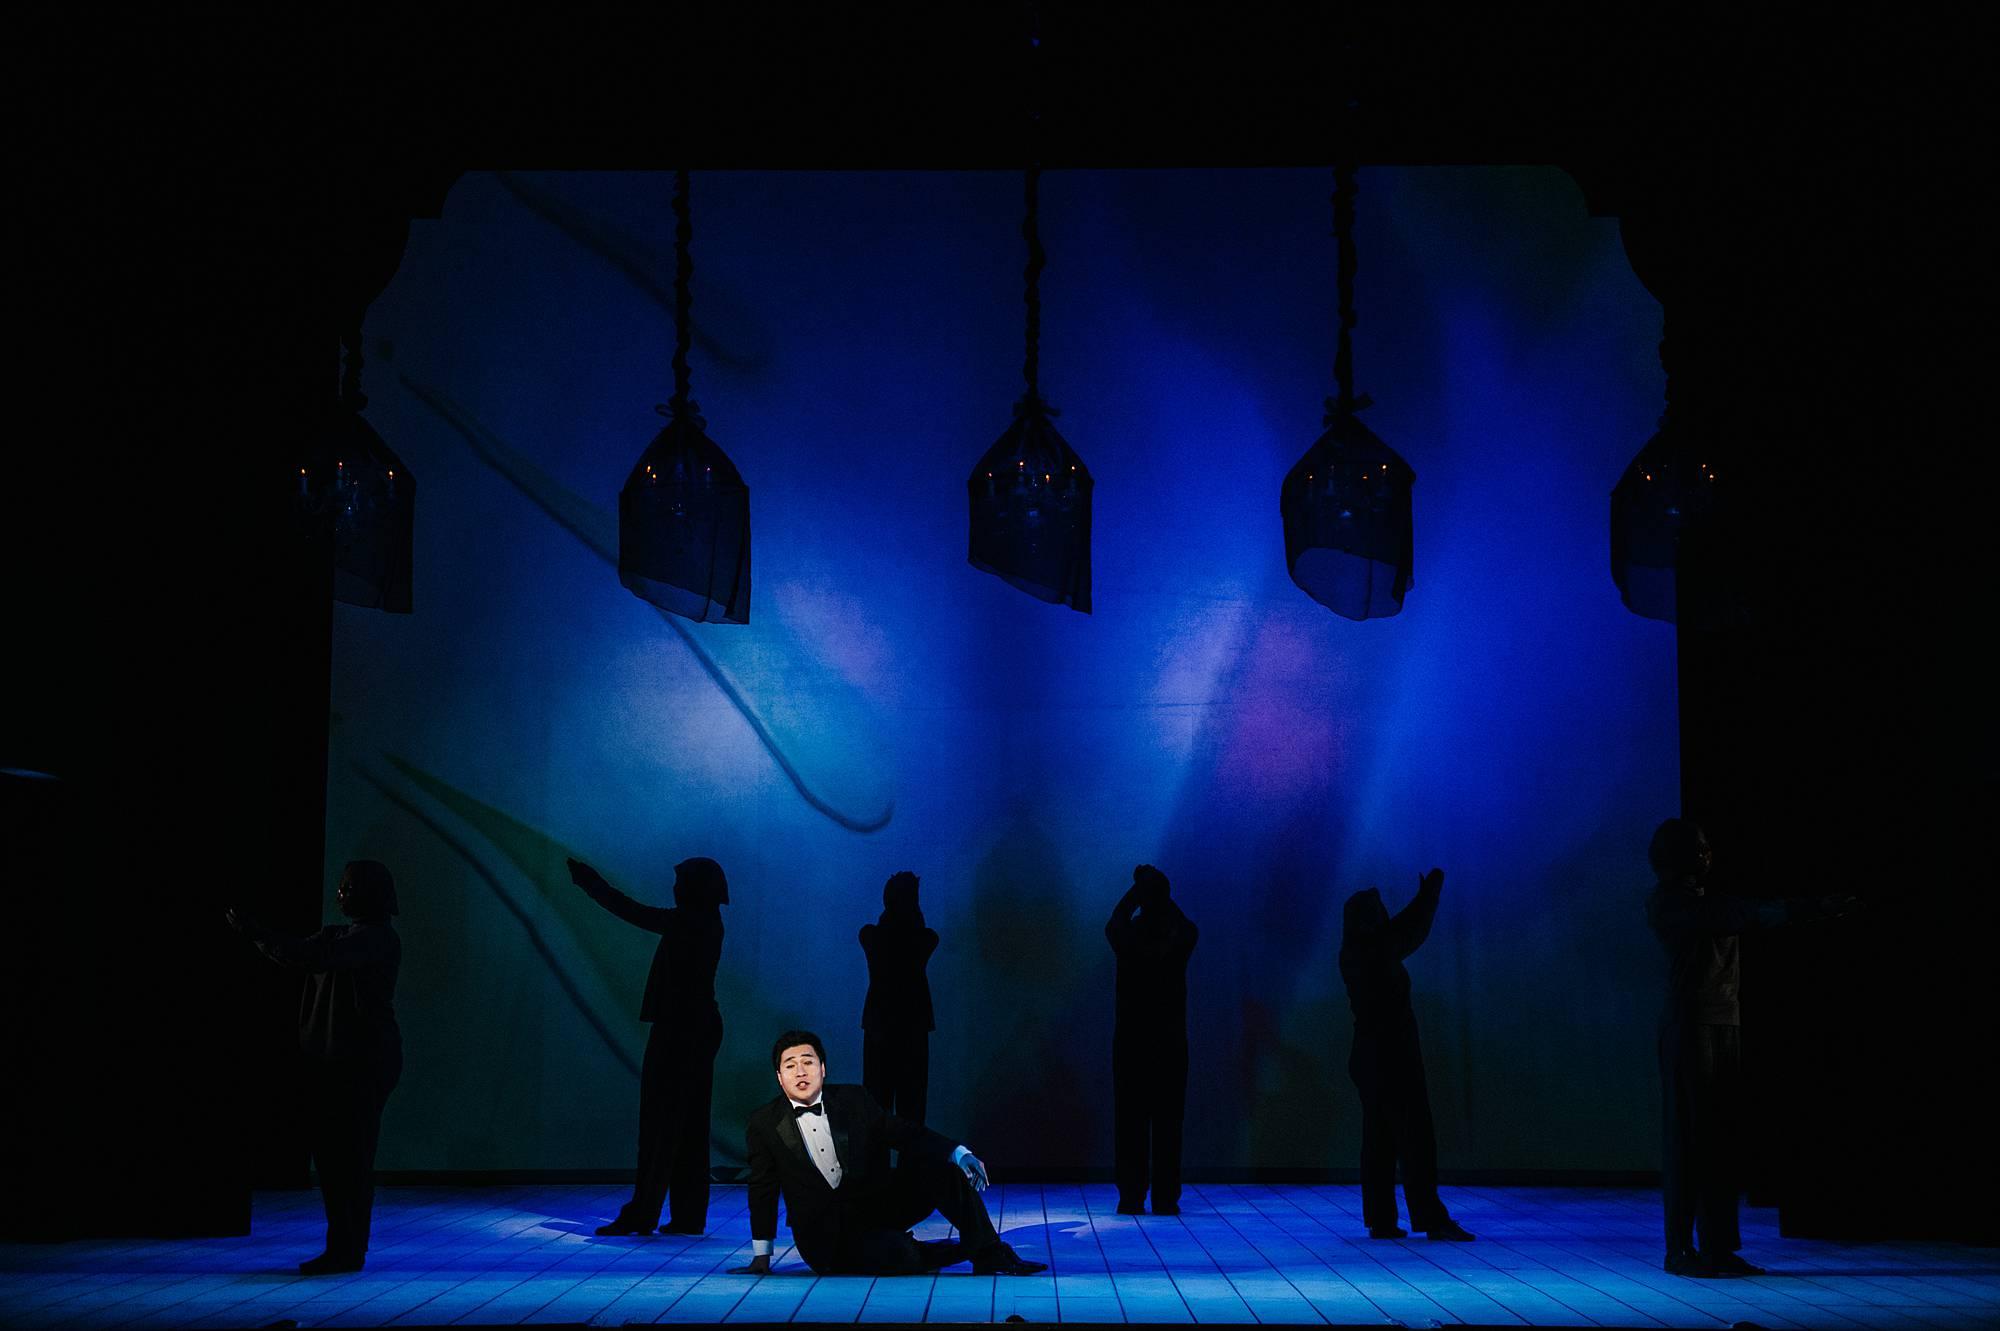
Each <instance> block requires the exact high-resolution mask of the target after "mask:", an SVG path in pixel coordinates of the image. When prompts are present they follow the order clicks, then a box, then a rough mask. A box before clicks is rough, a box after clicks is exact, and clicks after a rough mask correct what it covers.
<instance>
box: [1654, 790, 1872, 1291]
mask: <svg viewBox="0 0 2000 1331" xmlns="http://www.w3.org/2000/svg"><path fill="white" fill-rule="evenodd" d="M1646 858H1647V859H1648V860H1650V861H1651V863H1652V866H1653V875H1654V878H1655V880H1656V881H1655V884H1654V887H1653V892H1652V895H1651V896H1649V897H1647V898H1646V920H1647V922H1648V923H1649V924H1651V925H1652V926H1653V932H1654V933H1655V934H1657V935H1658V936H1659V939H1660V945H1661V946H1662V947H1663V948H1664V949H1665V950H1666V959H1667V993H1666V1003H1665V1005H1664V1006H1663V1008H1662V1010H1661V1013H1660V1035H1659V1054H1660V1104H1661V1122H1662V1127H1663V1128H1664V1140H1663V1141H1662V1144H1661V1145H1662V1150H1661V1160H1660V1166H1661V1168H1660V1191H1661V1193H1662V1195H1663V1200H1664V1201H1665V1203H1666V1219H1667V1257H1666V1262H1665V1267H1666V1270H1667V1271H1668V1272H1670V1273H1671V1274H1673V1275H1682V1276H1754V1275H1762V1274H1763V1273H1764V1271H1763V1268H1762V1267H1759V1266H1753V1265H1751V1264H1750V1263H1749V1262H1746V1261H1744V1260H1743V1258H1741V1257H1739V1256H1738V1255H1737V1249H1739V1248H1741V1247H1742V1246H1743V1235H1742V1232H1741V1231H1740V1230H1739V1229H1738V1228H1737V1218H1736V1200H1737V1195H1738V1194H1739V1193H1741V1192H1742V1190H1743V1182H1742V1179H1743V1173H1742V1158H1741V1154H1740V1152H1741V1149H1742V1148H1741V1140H1740V1134H1741V1131H1742V1122H1741V1112H1742V1096H1743V1041H1742V1024H1743V1009H1742V1004H1741V1002H1740V994H1741V990H1742V984H1743V952H1742V943H1741V939H1740V935H1742V934H1745V933H1750V932H1752V931H1754V930H1760V929H1773V928H1776V927H1778V926H1779V925H1783V924H1786V923H1789V922H1792V921H1795V920H1814V919H1829V918H1832V917H1833V916H1836V915H1840V914H1844V913H1845V912H1846V911H1847V910H1848V909H1849V908H1850V907H1851V906H1852V905H1853V898H1852V897H1842V896H1825V897H1819V898H1816V899H1814V900H1811V901H1805V900H1777V899H1770V898H1764V899H1760V898H1755V897H1734V896H1720V895H1718V894H1716V893H1715V892H1712V891H1710V890H1709V885H1708V879H1709V873H1710V870H1712V869H1713V868H1714V864H1715V856H1714V853H1713V852H1712V851H1711V850H1710V849H1709V845H1708V838H1707V837H1706V836H1705V835H1704V834H1703V833H1702V830H1701V828H1700V826H1699V825H1698V824H1696V823H1693V822H1691V821H1689V820H1687V819H1684V818H1669V819H1667V821H1665V822H1663V823H1661V824H1660V826H1659V828H1658V830H1656V831H1655V832H1654V833H1653V840H1652V844H1651V845H1650V846H1648V847H1647V850H1646ZM1697 1228H1698V1229H1699V1232H1700V1237H1701V1246H1700V1247H1699V1249H1697V1248H1696V1246H1695V1235H1696V1231H1697Z"/></svg>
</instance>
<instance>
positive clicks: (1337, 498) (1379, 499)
mask: <svg viewBox="0 0 2000 1331" xmlns="http://www.w3.org/2000/svg"><path fill="white" fill-rule="evenodd" d="M1416 479H1417V474H1416V472H1415V471H1413V470H1411V468H1410V464H1409V463H1407V462H1405V461H1403V459H1402V458H1401V457H1400V456H1398V455H1397V453H1396V450H1394V449H1393V448H1390V447H1389V446H1388V445H1387V444H1385V443H1383V442H1382V441H1381V440H1380V439H1378V438H1376V436H1375V433H1374V431H1372V430H1370V429H1369V428H1368V427H1367V426H1365V425H1363V424H1362V423H1361V421H1360V420H1359V419H1358V418H1357V417H1356V416H1355V415H1354V413H1353V412H1352V411H1339V410H1336V411H1334V412H1333V413H1332V414H1331V415H1330V417H1329V419H1328V421H1327V430H1326V432H1325V433H1324V434H1322V435H1321V436H1320V437H1319V438H1318V439H1317V440H1316V441H1314V443H1313V445H1312V447H1311V448H1309V449H1307V450H1306V452H1305V456H1304V457H1301V458H1300V459H1299V460H1298V463H1297V464H1296V465H1295V466H1293V468H1292V469H1291V471H1290V472H1289V473H1288V474H1287V475H1286V477H1285V482H1284V485H1283V487H1282V488H1281V489H1280V491H1279V497H1278V508H1279V511H1280V513H1281V514H1282V516H1283V518H1284V525H1285V566H1286V567H1287V568H1288V569H1289V570H1290V571H1291V575H1292V581H1293V582H1295V583H1297V584H1298V585H1299V588H1300V589H1301V590H1302V591H1304V592H1305V593H1306V595H1308V596H1310V597H1312V598H1313V600H1315V601H1318V602H1319V603H1320V604H1321V605H1323V606H1325V607H1326V608H1327V609H1329V610H1331V611H1333V612H1334V613H1335V614H1337V615H1341V616H1344V617H1346V618H1348V619H1382V618H1386V617H1387V616H1390V615H1393V614H1396V613H1397V612H1398V611H1400V610H1401V609H1402V608H1403V597H1404V595H1405V594H1406V593H1407V592H1408V591H1409V589H1410V587H1411V585H1412V584H1413V583H1414V581H1415V577H1414V565H1415V537H1414V534H1413V527H1412V523H1411V518H1410V487H1411V486H1413V485H1414V484H1415V483H1416Z"/></svg>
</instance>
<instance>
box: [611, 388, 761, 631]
mask: <svg viewBox="0 0 2000 1331" xmlns="http://www.w3.org/2000/svg"><path fill="white" fill-rule="evenodd" d="M618 580H619V581H620V582H622V583H623V584H624V585H625V586H626V587H627V588H628V589H630V590H631V591H632V592H633V593H634V594H635V595H637V596H638V597H639V598H640V599H641V600H644V601H648V602H651V603H652V604H653V605H656V606H658V607H659V608H660V609H662V610H666V611H670V612H671V613H673V614H676V615H680V616H682V617H684V618H687V619H693V620H698V621H700V622H702V623H710V624H747V623H749V622H750V489H749V487H748V486H746V485H745V484H744V483H743V477H742V476H741V475H740V474H739V473H738V472H737V470H736V466H735V464H734V463H732V462H731V461H730V460H729V457H728V455H727V454H725V453H724V452H723V451H722V449H721V448H719V447H718V446H717V445H716V444H715V442H714V441H713V440H711V439H710V438H709V437H708V434H707V432H706V425H705V422H704V421H703V420H702V419H701V417H700V416H698V415H696V414H695V413H694V412H693V411H692V410H677V411H674V412H673V413H672V414H671V415H670V416H669V418H668V420H667V425H666V428H665V429H663V430H661V431H660V432H659V434H657V435H655V436H654V437H653V442H652V443H651V444H649V445H648V446H647V448H646V451H645V452H644V453H642V454H640V455H639V461H638V462H637V463H636V464H634V466H633V468H632V474H631V475H630V476H628V477H627V478H626V480H625V488H624V489H623V490H621V491H620V492H619V495H618Z"/></svg>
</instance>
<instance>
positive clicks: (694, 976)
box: [569, 857, 729, 1235]
mask: <svg viewBox="0 0 2000 1331" xmlns="http://www.w3.org/2000/svg"><path fill="white" fill-rule="evenodd" d="M569 876H570V879H571V881H573V882H574V883H575V884H576V885H577V886H578V887H580V888H582V889H583V890H584V893H585V894H586V895H587V896H589V898H590V899H591V900H592V901H595V902H596V903H597V904H598V905H600V906H602V907H604V909H606V910H608V911H610V912H611V913H612V914H613V915H616V916H617V917H618V918H619V919H621V920H623V921H625V922H626V923H627V924H631V925H637V926H638V927H639V928H641V929H644V930H646V931H647V932H648V933H656V934H658V935H659V936H660V944H659V946H658V947H657V948H655V949H654V951H653V968H652V970H651V971H649V972H648V973H647V975H646V996H645V997H644V998H643V999H641V1000H640V1003H639V1020H641V1021H647V1022H651V1023H652V1025H653V1029H652V1032H651V1033H650V1034H649V1035H648V1036H647V1037H646V1059H645V1062H644V1063H642V1064H641V1065H640V1069H639V1171H638V1177H637V1178H636V1179H635V1180H634V1181H633V1184H632V1200H631V1201H629V1202H626V1203H625V1205H624V1207H623V1208H622V1209H620V1210H619V1212H618V1215H617V1218H616V1219H614V1220H612V1221H611V1222H610V1223H609V1224H606V1225H600V1226H598V1229H597V1232H598V1233H599V1234H607V1235H608V1234H650V1233H652V1232H653V1227H654V1226H655V1225H659V1227H660V1233H662V1234H699V1233H701V1232H703V1231H704V1230H705V1229H706V1228H707V1227H708V1113H709V1103H710V1100H711V1098H712V1096H713V1093H714V1090H715V1055H716V1053H717V1051H719V1050H720V1049H721V1048H722V1009H721V1008H719V1007H717V1006H716V1003H715V968H716V967H717V966H718V965H719V964H721V961H722V910H721V907H722V906H724V905H726V904H727V903H728V901H729V881H728V880H727V879H726V878H724V877H723V874H722V866H721V865H719V864H717V863H716V862H715V861H714V860H711V859H704V858H700V857H697V858H695V859H691V860H682V861H681V862H680V863H679V864H677V865H675V866H674V904H673V905H672V906H647V905H642V904H641V903H639V902H637V901H634V900H633V899H632V898H630V897H628V896H626V895H625V894H624V893H623V892H620V891H619V890H618V889H617V888H615V887H613V886H611V884H609V883H607V882H605V881H604V878H603V876H602V875H600V874H599V873H598V872H597V870H595V869H593V868H591V867H590V866H589V865H588V864H585V863H584V862H583V861H582V860H571V861H570V862H569ZM663 1206H664V1207H666V1208H667V1216H668V1219H667V1223H666V1224H664V1225H660V1209H661V1207H663Z"/></svg>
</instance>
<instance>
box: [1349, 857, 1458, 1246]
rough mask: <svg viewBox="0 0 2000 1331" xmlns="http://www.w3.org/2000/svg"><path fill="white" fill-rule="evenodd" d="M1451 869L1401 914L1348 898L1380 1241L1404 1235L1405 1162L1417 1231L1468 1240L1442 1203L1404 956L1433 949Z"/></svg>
mask: <svg viewBox="0 0 2000 1331" xmlns="http://www.w3.org/2000/svg"><path fill="white" fill-rule="evenodd" d="M1443 891H1444V870H1442V869H1432V870H1431V871H1430V872H1429V873H1427V874H1425V875H1424V876H1423V878H1422V879H1421V880H1419V882H1418V884H1417V895H1416V897H1415V899H1414V900H1412V901H1411V902H1410V904H1409V905H1407V906H1405V907H1403V909H1402V910H1400V911H1398V912H1397V913H1396V914H1395V915H1394V916H1393V917H1392V916H1391V915H1390V914H1389V910H1388V907H1386V906H1384V905H1383V904H1382V894H1381V892H1379V891H1377V890H1376V889H1375V888H1372V887H1371V888H1368V889H1366V890H1364V891H1361V892H1356V893H1355V894H1354V895H1353V896H1351V897H1349V898H1348V899H1347V905H1346V907H1345V909H1344V912H1343V920H1342V927H1341V937H1340V978H1341V981H1342V982H1343V983H1344V984H1346V986H1347V1001H1348V1002H1349V1003H1350V1004H1351V1005H1352V1006H1353V1008H1354V1047H1353V1051H1352V1053H1350V1054H1349V1056H1348V1062H1347V1070H1348V1072H1349V1073H1350V1074H1351V1075H1352V1076H1353V1078H1354V1085H1355V1089H1357V1090H1358V1091H1360V1093H1361V1216H1362V1219H1363V1220H1364V1221H1365V1222H1366V1223H1367V1225H1368V1236H1369V1237H1370V1238H1378V1239H1382V1238H1404V1237H1406V1235H1405V1234H1404V1232H1403V1229H1402V1228H1401V1227H1400V1226H1399V1225H1397V1223H1396V1166H1397V1165H1398V1164H1400V1165H1401V1166H1402V1168H1403V1200H1404V1201H1405V1202H1406V1203H1407V1204H1408V1205H1409V1208H1410V1227H1411V1228H1412V1229H1418V1230H1422V1231H1423V1232H1424V1233H1426V1234H1429V1235H1430V1236H1431V1237H1432V1238H1434V1239H1453V1240H1458V1241H1461V1242H1462V1241H1464V1240H1467V1239H1470V1238H1471V1237H1472V1235H1470V1234H1468V1233H1466V1232H1465V1230H1464V1229H1462V1228H1461V1227H1460V1226H1459V1225H1458V1223H1457V1222H1456V1221H1454V1220H1453V1219H1452V1218H1451V1215H1450V1213H1449V1212H1448V1211H1446V1209H1445V1205H1444V1202H1443V1201H1442V1200H1441V1199H1440V1198H1439V1197H1438V1190H1437V1187H1438V1184H1437V1131H1436V1129H1435V1127H1434V1126H1433V1125H1432V1122H1431V1100H1430V1089H1429V1087H1427V1086H1426V1085H1425V1084H1424V1051H1423V1047H1422V1046H1421V1045H1420V1044H1419V1043H1418V1041H1417V1013H1416V1009H1415V1008H1413V1007H1412V1006H1411V1005H1410V973H1409V971H1408V970H1406V969H1404V967H1403V959H1404V958H1405V957H1407V956H1409V955H1410V954H1411V953H1412V952H1415V951H1416V950H1417V949H1418V948H1419V947H1421V946H1423V942H1424V940H1425V939H1426V938H1428V937H1430V932H1431V922H1432V921H1433V920H1434V919H1436V918H1437V908H1438V898H1439V895H1440V894H1441V893H1442V892H1443Z"/></svg>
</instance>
